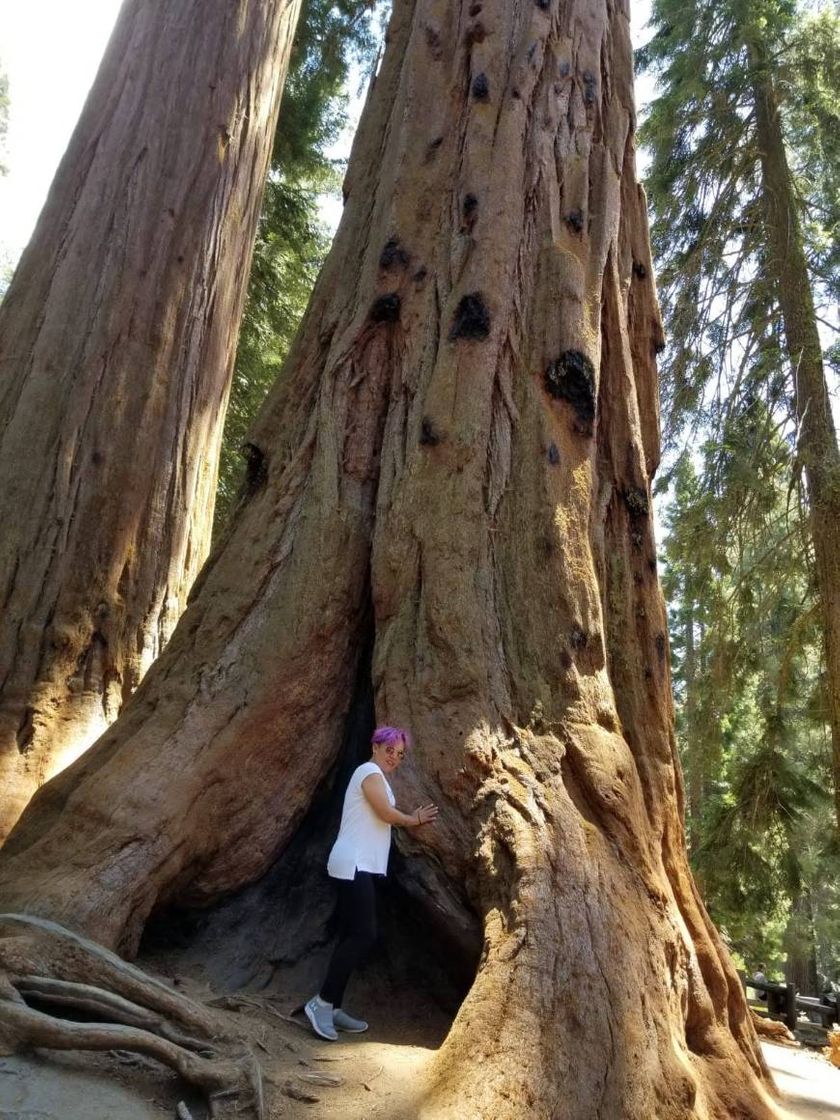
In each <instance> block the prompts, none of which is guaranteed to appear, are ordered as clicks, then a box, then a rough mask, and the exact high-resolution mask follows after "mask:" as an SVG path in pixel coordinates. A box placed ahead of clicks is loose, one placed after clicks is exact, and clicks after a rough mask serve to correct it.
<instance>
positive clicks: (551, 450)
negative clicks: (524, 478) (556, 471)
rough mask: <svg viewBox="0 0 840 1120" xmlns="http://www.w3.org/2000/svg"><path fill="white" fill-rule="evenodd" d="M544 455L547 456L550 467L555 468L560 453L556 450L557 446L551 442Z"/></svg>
mask: <svg viewBox="0 0 840 1120" xmlns="http://www.w3.org/2000/svg"><path fill="white" fill-rule="evenodd" d="M546 454H547V455H548V461H549V463H551V465H552V467H556V466H557V464H558V463H559V462H560V452H559V451H558V450H557V444H556V443H554V442H553V441H552V442H551V443H550V444H549V445H548V451H547V452H546Z"/></svg>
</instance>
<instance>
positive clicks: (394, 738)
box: [371, 727, 411, 750]
mask: <svg viewBox="0 0 840 1120" xmlns="http://www.w3.org/2000/svg"><path fill="white" fill-rule="evenodd" d="M400 740H402V742H403V743H405V749H406V750H408V749H409V747H410V746H411V736H410V735H409V734H408V732H407V731H404V730H403V729H402V728H401V727H377V729H376V730H375V731H374V733H373V738H372V739H371V745H372V746H377V745H378V744H379V743H385V744H386V745H387V746H389V747H395V746H396V745H397V743H399V742H400Z"/></svg>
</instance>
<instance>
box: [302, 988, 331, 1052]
mask: <svg viewBox="0 0 840 1120" xmlns="http://www.w3.org/2000/svg"><path fill="white" fill-rule="evenodd" d="M303 1010H304V1011H305V1012H306V1018H307V1019H308V1020H309V1022H310V1023H311V1024H312V1029H313V1031H314V1032H315V1033H316V1034H317V1035H318V1036H319V1037H320V1038H325V1039H326V1040H327V1042H335V1041H336V1039H337V1038H338V1035H337V1034H336V1030H335V1027H334V1026H333V1006H332V1004H331V1003H326V1002H325V1001H324V1000H322V999H321V997H320V996H313V997H312V999H311V1000H310V1001H309V1003H307V1005H306V1006H305V1007H304V1009H303Z"/></svg>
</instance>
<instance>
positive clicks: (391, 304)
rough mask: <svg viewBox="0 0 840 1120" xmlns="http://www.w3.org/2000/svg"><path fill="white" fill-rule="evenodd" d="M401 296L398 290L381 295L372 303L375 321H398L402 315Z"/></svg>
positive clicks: (372, 313)
mask: <svg viewBox="0 0 840 1120" xmlns="http://www.w3.org/2000/svg"><path fill="white" fill-rule="evenodd" d="M400 306H401V301H400V297H399V296H398V295H397V293H396V292H388V294H387V295H384V296H379V298H378V299H375V300H374V301H373V303H372V304H371V308H370V317H371V320H372V321H373V322H374V323H396V322H397V320H398V319H399V317H400Z"/></svg>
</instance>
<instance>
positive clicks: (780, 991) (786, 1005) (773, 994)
mask: <svg viewBox="0 0 840 1120" xmlns="http://www.w3.org/2000/svg"><path fill="white" fill-rule="evenodd" d="M738 975H739V976H740V977H741V983H742V984H743V985H744V988H745V989H746V988H753V989H754V990H755V991H757V992H764V993H765V994H766V996H767V1014H768V1015H769V1016H770V1018H771V1019H781V1020H782V1021H783V1022H784V1023H785V1025H786V1026H787V1028H788V1030H791V1031H793V1030H796V1024H797V1021H798V1019H799V1012H800V1011H806V1012H808V1013H809V1014H816V1015H819V1017H820V1018H821V1020H822V1024H823V1026H824V1027H830V1026H831V1024H832V1023H836V1022H838V1021H840V1019H838V1012H837V1007H836V1005H834V1004H830V1003H824V1002H823V1001H822V1000H820V999H818V998H817V997H816V996H800V995H798V994H797V992H796V988H795V987H794V986H793V984H773V983H771V982H770V981H769V980H753V979H752V977H750V976H746V975H745V974H744V973H742V972H739V973H738Z"/></svg>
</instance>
